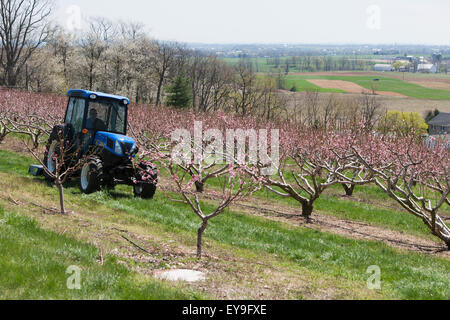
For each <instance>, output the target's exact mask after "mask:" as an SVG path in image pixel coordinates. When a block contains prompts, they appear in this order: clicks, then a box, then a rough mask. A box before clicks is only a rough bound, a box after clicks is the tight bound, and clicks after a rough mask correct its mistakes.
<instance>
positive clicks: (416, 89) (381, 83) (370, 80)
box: [286, 75, 450, 100]
mask: <svg viewBox="0 0 450 320" xmlns="http://www.w3.org/2000/svg"><path fill="white" fill-rule="evenodd" d="M286 79H287V82H289V81H300V80H303V81H306V80H308V79H326V80H342V81H349V82H353V83H356V84H358V85H360V86H361V87H363V88H366V89H368V90H372V88H374V89H375V90H376V91H390V92H396V93H400V94H402V95H405V96H408V97H412V98H419V99H429V100H450V91H448V90H439V89H430V88H425V87H422V86H419V85H417V84H413V83H409V82H406V81H403V80H400V79H393V78H387V77H378V76H324V75H317V76H315V75H288V76H287V77H286ZM374 79H378V81H374ZM302 84H304V82H302V81H301V82H299V86H298V88H301V85H302ZM299 90H300V89H299ZM304 90H306V89H304Z"/></svg>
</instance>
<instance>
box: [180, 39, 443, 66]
mask: <svg viewBox="0 0 450 320" xmlns="http://www.w3.org/2000/svg"><path fill="white" fill-rule="evenodd" d="M186 46H187V47H188V48H190V49H193V50H196V51H200V52H203V53H204V54H206V55H215V56H217V57H220V58H228V59H231V58H244V59H245V58H267V59H274V58H283V57H297V56H298V57H304V56H311V57H313V56H314V57H317V56H320V57H346V58H347V59H359V60H364V61H366V62H370V63H371V66H370V69H372V70H373V71H398V72H414V73H416V72H420V73H448V72H450V46H425V45H385V46H381V45H321V44H317V45H314V44H311V45H305V44H200V43H189V44H186Z"/></svg>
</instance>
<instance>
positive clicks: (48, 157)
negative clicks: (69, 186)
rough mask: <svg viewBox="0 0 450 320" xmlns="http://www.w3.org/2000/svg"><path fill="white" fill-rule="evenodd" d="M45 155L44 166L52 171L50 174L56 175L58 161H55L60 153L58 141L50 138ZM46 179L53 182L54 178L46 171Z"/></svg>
mask: <svg viewBox="0 0 450 320" xmlns="http://www.w3.org/2000/svg"><path fill="white" fill-rule="evenodd" d="M45 149H46V150H45V153H44V161H43V163H44V166H45V167H46V168H47V170H48V171H50V173H53V174H54V173H56V161H55V160H54V158H55V157H57V156H58V153H57V152H58V151H59V143H58V141H57V140H56V139H52V138H50V139H49V141H48V143H47V146H46V148H45ZM44 177H45V179H46V180H47V181H53V180H54V178H53V177H52V176H51V175H50V174H48V173H47V171H46V170H44Z"/></svg>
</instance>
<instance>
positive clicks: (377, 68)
mask: <svg viewBox="0 0 450 320" xmlns="http://www.w3.org/2000/svg"><path fill="white" fill-rule="evenodd" d="M394 70H395V69H394V67H393V66H392V64H381V63H378V64H376V65H374V66H373V71H394Z"/></svg>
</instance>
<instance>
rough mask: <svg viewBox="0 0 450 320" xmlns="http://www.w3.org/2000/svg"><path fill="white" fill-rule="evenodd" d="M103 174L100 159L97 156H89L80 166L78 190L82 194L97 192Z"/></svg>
mask: <svg viewBox="0 0 450 320" xmlns="http://www.w3.org/2000/svg"><path fill="white" fill-rule="evenodd" d="M102 174H103V165H102V161H101V160H100V159H99V158H97V157H92V158H90V159H89V160H88V161H87V162H86V163H85V164H84V165H83V167H82V168H81V175H80V190H81V192H83V193H84V194H91V193H94V192H97V191H99V190H100V188H101V176H102Z"/></svg>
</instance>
